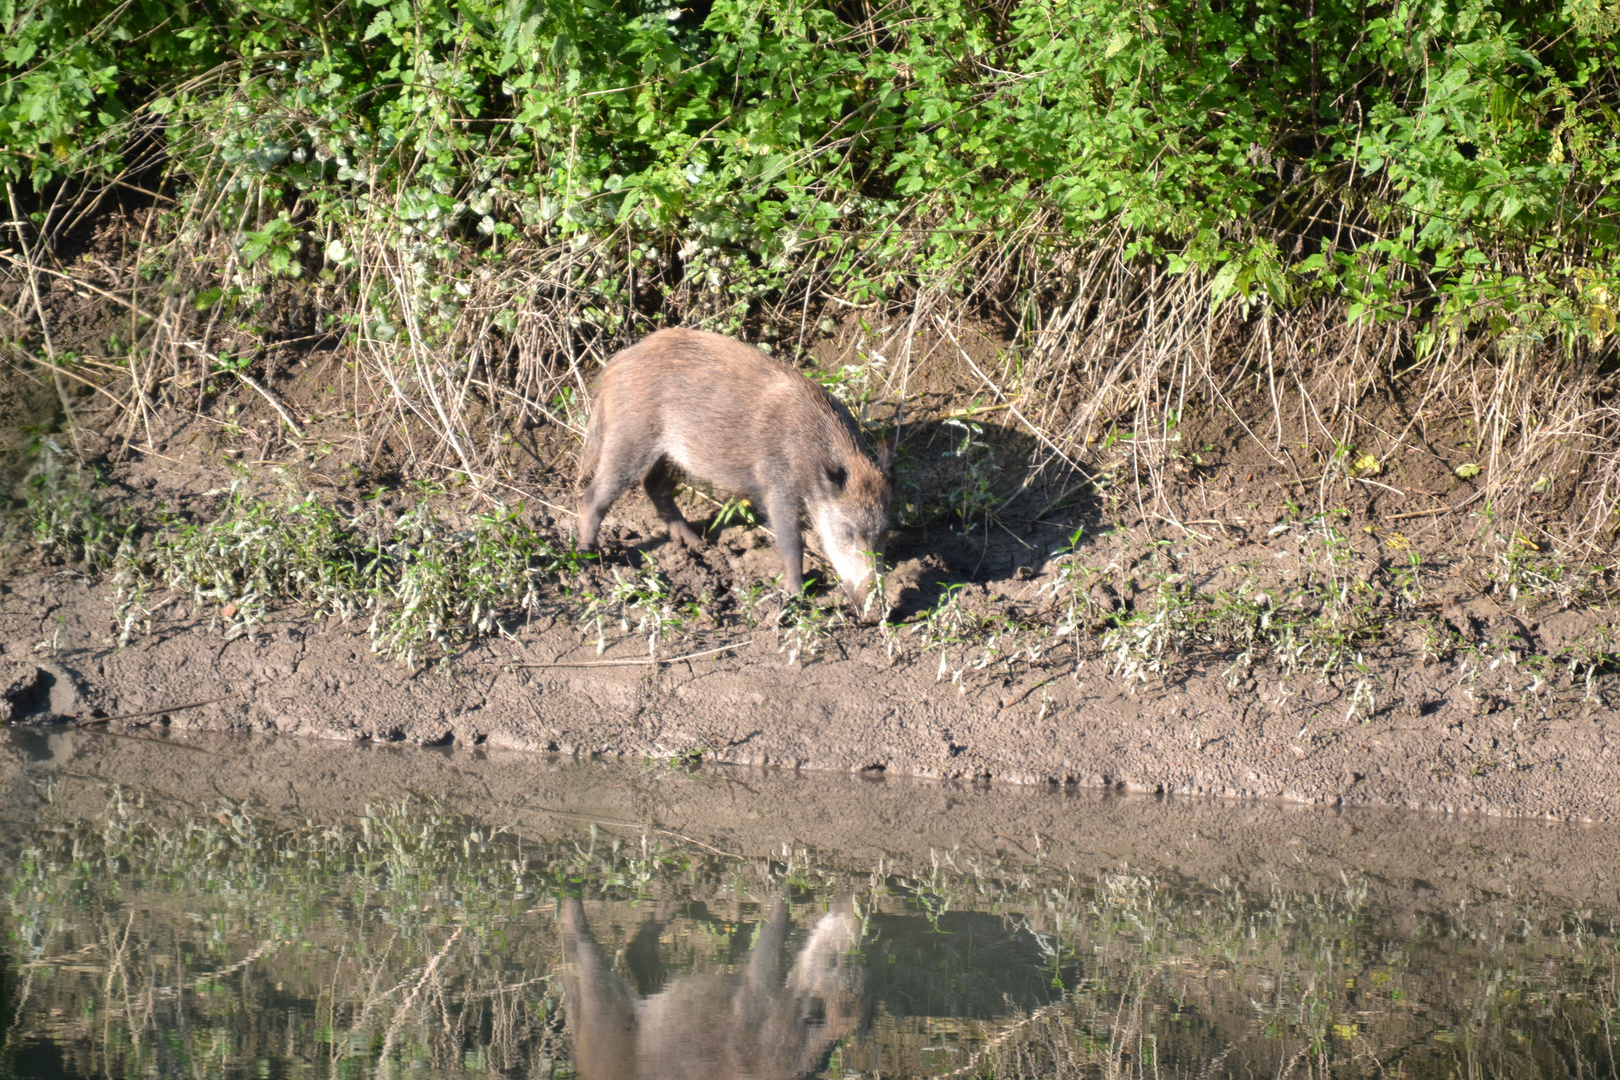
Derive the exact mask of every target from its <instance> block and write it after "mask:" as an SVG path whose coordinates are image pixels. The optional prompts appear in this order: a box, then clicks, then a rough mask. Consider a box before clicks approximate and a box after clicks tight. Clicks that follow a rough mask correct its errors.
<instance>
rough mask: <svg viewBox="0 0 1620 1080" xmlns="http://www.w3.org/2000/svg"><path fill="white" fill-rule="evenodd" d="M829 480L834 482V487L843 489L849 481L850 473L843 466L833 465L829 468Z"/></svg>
mask: <svg viewBox="0 0 1620 1080" xmlns="http://www.w3.org/2000/svg"><path fill="white" fill-rule="evenodd" d="M827 479H828V480H831V481H832V485H833V487H838V488H841V487H843V486H844V483H845V481H847V480H848V479H849V473H848V472H847V471H845V469H844V467H843V466H842V465H831V466H828V468H827Z"/></svg>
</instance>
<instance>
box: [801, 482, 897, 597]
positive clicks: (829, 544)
mask: <svg viewBox="0 0 1620 1080" xmlns="http://www.w3.org/2000/svg"><path fill="white" fill-rule="evenodd" d="M866 509H867V508H861V510H866ZM861 510H857V511H856V512H853V513H852V512H850V511H851V508H849V507H839V506H831V507H828V508H827V510H826V512H825V513H823V514H822V515H821V516H820V520H819V521H818V522H817V526H818V529H817V531H818V532H820V534H821V543H822V548H823V550H825V551H826V553H827V559H828V561H829V562H831V563H832V564H833V569H834V570H836V571H837V572H838V581H839V585H840V586H841V587H842V589H843V590H844V595H845V596H847V597H848V598H849V601H850V603H851V604H853V605H854V607H855V611H856V613H857V614H858V615H860V617H861V618H862V619H863V620H864V621H867V622H873V621H877V620H880V619H882V618H884V617H885V616H887V615H888V613H889V606H888V601H887V599H886V598H885V597H884V595H883V588H882V585H883V579H882V577H881V573H882V570H883V555H882V548H883V541H884V539H885V537H886V534H887V533H888V531H889V521H888V515H887V514H886V513H884V512H883V510H882V509H880V508H870V510H868V512H861Z"/></svg>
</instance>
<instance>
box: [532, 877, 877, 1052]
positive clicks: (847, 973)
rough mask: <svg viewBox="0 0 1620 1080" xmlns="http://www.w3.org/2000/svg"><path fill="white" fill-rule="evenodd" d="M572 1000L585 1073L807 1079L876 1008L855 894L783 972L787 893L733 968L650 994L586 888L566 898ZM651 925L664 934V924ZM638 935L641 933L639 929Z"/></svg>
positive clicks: (834, 908) (569, 1011) (566, 970)
mask: <svg viewBox="0 0 1620 1080" xmlns="http://www.w3.org/2000/svg"><path fill="white" fill-rule="evenodd" d="M557 924H558V930H559V932H560V934H561V937H562V961H563V964H562V967H563V1011H564V1014H565V1015H566V1016H567V1018H568V1035H569V1042H570V1044H571V1046H572V1048H573V1056H574V1060H573V1065H574V1068H575V1069H576V1070H577V1071H578V1074H579V1077H580V1080H722V1078H725V1080H731V1078H733V1077H736V1078H747V1080H798V1078H800V1077H805V1076H810V1075H813V1074H815V1073H817V1072H819V1071H820V1070H821V1069H822V1068H823V1067H824V1066H825V1065H826V1063H827V1057H828V1054H829V1052H830V1051H831V1050H832V1048H833V1046H834V1045H835V1044H836V1043H837V1042H838V1040H839V1039H841V1038H843V1037H844V1036H845V1035H847V1034H850V1033H851V1032H857V1031H859V1030H861V1029H862V1028H863V1027H864V1026H865V1024H866V1017H867V1015H868V1013H869V1011H870V1001H869V998H868V995H867V980H866V972H865V969H864V968H862V966H861V964H860V962H859V958H858V956H857V955H856V953H855V950H856V949H857V948H858V947H859V946H860V921H859V920H858V919H856V918H855V914H854V908H853V905H852V903H851V902H850V900H849V899H848V898H847V897H846V898H842V899H840V900H838V901H836V902H834V903H833V904H832V905H831V908H830V910H829V911H828V912H827V913H826V914H825V915H823V916H822V917H821V918H820V919H819V920H818V921H817V922H816V923H815V925H814V926H812V927H811V928H810V931H809V933H808V934H807V935H806V936H805V940H804V945H803V946H802V947H801V948H800V950H799V954H798V956H797V957H796V958H795V959H794V962H793V965H792V967H790V968H789V969H788V970H787V972H786V973H784V972H783V971H782V960H783V955H782V954H783V952H784V951H785V946H786V944H787V936H788V931H789V929H790V928H791V927H790V924H789V921H788V910H787V905H786V904H785V903H783V901H781V900H780V899H778V900H776V901H775V902H773V903H772V904H771V906H770V913H769V915H768V916H767V917H766V918H765V919H764V920H763V921H762V922H761V924H760V927H759V933H758V935H757V936H756V937H755V938H754V945H753V948H752V949H750V950H749V952H748V957H747V959H746V961H744V962H743V963H742V964H741V965H740V966H739V967H738V968H737V970H735V971H731V972H726V973H723V974H719V973H717V974H689V975H681V976H679V977H676V978H673V979H670V980H669V981H668V982H667V983H664V984H663V985H662V986H661V987H660V988H659V989H658V990H657V991H656V992H654V993H651V994H650V995H648V996H641V995H639V994H637V993H636V991H635V989H634V988H633V987H632V986H631V985H630V984H629V983H627V982H626V981H625V979H624V977H623V976H621V975H620V974H619V972H618V971H616V970H615V969H614V966H613V962H612V961H611V960H610V959H609V957H608V956H607V955H605V954H604V953H603V951H602V948H601V946H600V945H598V944H597V942H596V939H595V937H593V936H592V934H591V929H590V926H589V925H587V924H586V921H585V909H584V907H583V905H581V904H580V902H579V900H577V899H575V898H573V897H569V898H566V899H564V900H563V901H562V910H561V911H560V912H559V913H558V920H557ZM644 929H648V930H651V931H652V934H651V937H652V940H653V941H656V940H657V932H658V929H659V927H658V926H656V925H655V926H651V927H647V928H644ZM638 936H640V935H638Z"/></svg>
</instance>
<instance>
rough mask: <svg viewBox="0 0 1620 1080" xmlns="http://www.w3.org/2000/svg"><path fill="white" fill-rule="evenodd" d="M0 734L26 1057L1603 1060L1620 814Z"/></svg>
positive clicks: (1455, 1066) (656, 1061) (224, 1063)
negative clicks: (1288, 802)
mask: <svg viewBox="0 0 1620 1080" xmlns="http://www.w3.org/2000/svg"><path fill="white" fill-rule="evenodd" d="M7 735H8V740H9V741H8V742H6V743H5V744H4V745H3V746H0V788H3V789H4V791H5V800H6V802H5V806H6V813H5V815H4V823H3V830H0V831H3V836H0V860H3V861H0V867H3V873H4V888H5V898H6V899H5V909H4V922H5V939H4V952H3V955H0V990H3V995H0V996H3V1000H0V1024H3V1025H4V1029H5V1030H4V1036H3V1050H0V1055H3V1056H0V1072H3V1073H4V1074H5V1075H8V1076H38V1077H90V1076H165V1077H167V1076H186V1077H214V1076H218V1077H294V1076H297V1077H302V1076H310V1077H325V1076H337V1077H355V1078H361V1077H370V1076H379V1075H381V1076H408V1077H416V1076H423V1077H425V1076H447V1075H457V1076H511V1077H569V1076H579V1077H584V1078H586V1080H620V1078H622V1080H631V1078H635V1077H649V1078H650V1077H702V1078H704V1080H725V1078H730V1077H738V1078H742V1077H749V1078H761V1080H763V1078H767V1077H770V1078H780V1077H797V1076H826V1077H855V1076H861V1077H885V1078H888V1077H896V1078H898V1077H908V1076H977V1077H991V1076H994V1077H1016V1076H1030V1077H1035V1076H1041V1077H1046V1076H1060V1077H1068V1076H1086V1077H1104V1076H1109V1077H1111V1076H1120V1077H1144V1078H1145V1077H1182V1076H1185V1077H1193V1076H1199V1077H1204V1076H1208V1077H1279V1076H1281V1077H1291V1076H1298V1077H1329V1076H1332V1077H1341V1076H1342V1077H1363V1076H1365V1077H1386V1076H1405V1077H1453V1076H1454V1077H1532V1076H1548V1077H1554V1076H1557V1077H1563V1076H1571V1077H1573V1076H1579V1077H1612V1076H1615V1075H1616V1065H1615V1056H1616V1039H1617V1037H1620V1002H1617V977H1620V965H1617V949H1616V937H1615V932H1614V922H1613V919H1614V915H1615V909H1616V903H1615V900H1616V897H1615V893H1614V890H1613V887H1612V884H1613V875H1611V874H1610V873H1609V872H1608V871H1607V867H1609V866H1612V865H1614V859H1615V853H1616V850H1617V848H1616V844H1617V839H1616V837H1615V835H1614V833H1613V832H1612V831H1605V830H1597V829H1584V830H1583V829H1579V828H1576V827H1573V826H1562V825H1560V826H1552V825H1545V824H1536V825H1528V824H1514V823H1500V822H1477V821H1476V822H1470V821H1459V820H1455V819H1445V818H1439V817H1423V816H1413V815H1393V814H1390V815H1367V814H1363V815H1352V814H1348V813H1338V812H1333V811H1300V810H1297V809H1296V810H1290V809H1288V808H1281V807H1264V806H1255V805H1252V804H1222V803H1178V802H1175V801H1167V800H1146V799H1144V800H1131V799H1122V798H1100V797H1096V796H1093V795H1090V794H1087V793H1070V794H1068V795H1065V794H1062V793H1052V792H1045V791H1012V792H1008V791H990V790H984V789H975V788H968V787H952V786H949V785H940V784H924V783H915V784H908V783H902V782H896V781H889V782H884V783H871V782H864V781H860V780H856V779H851V778H843V777H813V776H793V775H773V774H767V773H760V772H729V771H720V770H709V771H699V772H695V773H687V772H682V771H679V770H676V769H672V768H667V767H661V766H633V765H627V766H615V767H607V766H603V765H600V764H596V763H582V764H576V763H570V762H560V763H559V762H549V761H545V760H544V759H540V758H536V757H532V756H525V755H516V754H512V755H505V756H502V755H496V754H487V755H486V754H483V753H468V752H456V753H447V752H441V751H435V750H419V749H411V750H406V749H392V748H356V747H347V746H334V745H326V744H311V743H303V742H294V741H290V740H289V741H281V742H277V741H273V740H262V739H260V740H246V739H244V740H229V739H223V738H215V739H212V740H208V741H202V742H199V741H182V740H179V739H174V740H166V741H165V740H145V739H136V738H129V737H123V738H120V737H116V736H111V735H100V736H91V735H87V734H84V733H73V734H63V733H60V732H58V733H55V734H49V735H45V734H37V733H30V732H22V731H11V732H8V733H7Z"/></svg>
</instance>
